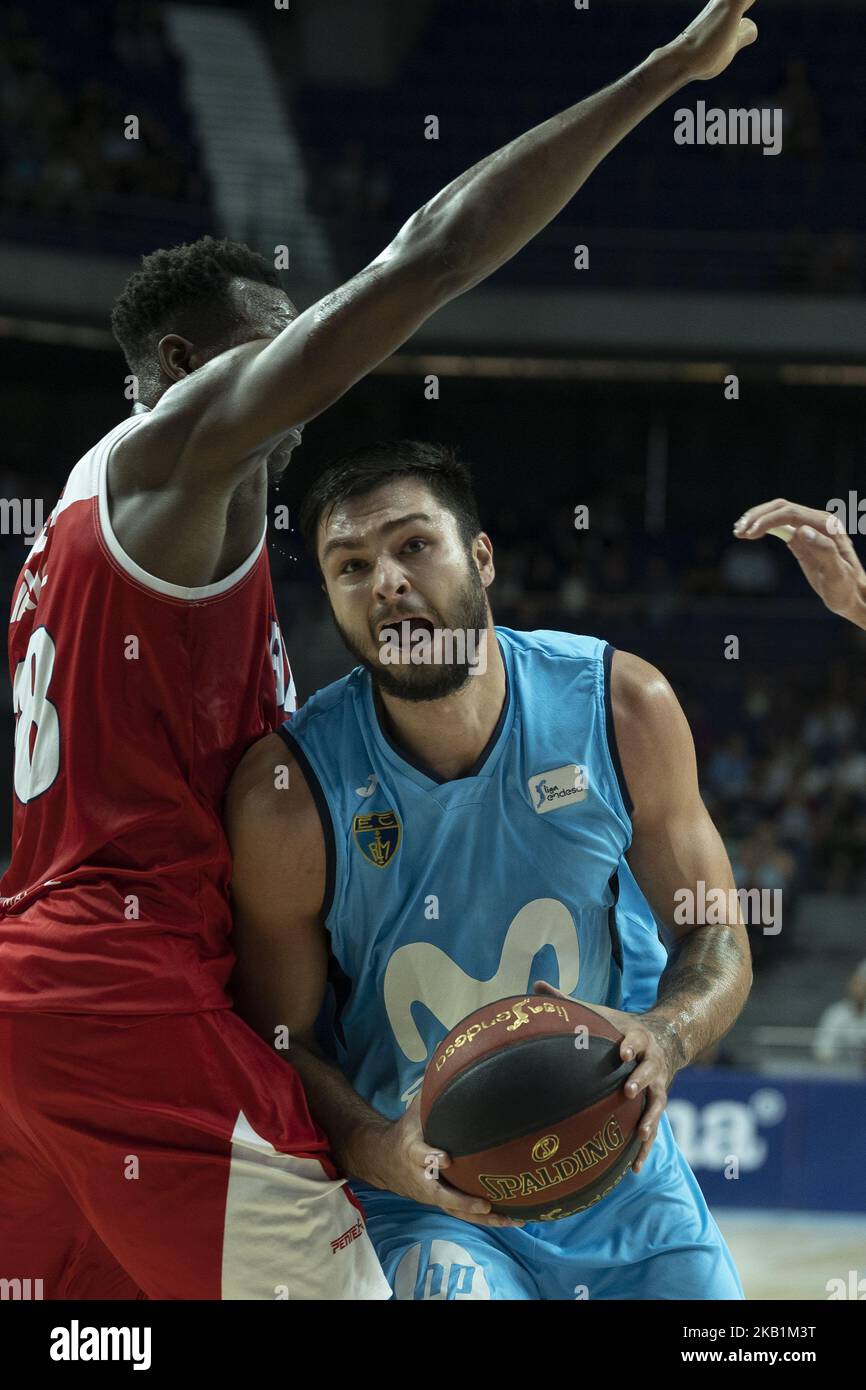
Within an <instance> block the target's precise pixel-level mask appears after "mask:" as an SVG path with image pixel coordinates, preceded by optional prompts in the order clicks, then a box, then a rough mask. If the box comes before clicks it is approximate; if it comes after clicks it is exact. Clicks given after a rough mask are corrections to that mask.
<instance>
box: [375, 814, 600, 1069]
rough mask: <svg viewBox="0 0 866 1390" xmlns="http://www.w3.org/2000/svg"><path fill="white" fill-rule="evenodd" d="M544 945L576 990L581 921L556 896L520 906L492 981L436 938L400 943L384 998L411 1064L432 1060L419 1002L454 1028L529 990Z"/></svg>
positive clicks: (568, 990)
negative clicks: (416, 1013)
mask: <svg viewBox="0 0 866 1390" xmlns="http://www.w3.org/2000/svg"><path fill="white" fill-rule="evenodd" d="M356 819H357V817H356ZM483 917H484V915H483V913H482V914H480V922H479V925H483V928H484V930H486V931H491V930H493V923H492V922H484V920H483ZM544 946H551V947H552V948H553V950H554V952H555V954H556V963H557V968H558V970H559V988H560V989H561V990H562V991H563V993H564V994H573V992H574V990H575V989H576V988H577V981H578V978H579V976H580V942H579V940H578V935H577V925H576V923H575V921H574V918H573V917H572V915H571V913H570V912H569V910H568V908H567V907H566V906H565V903H561V902H559V901H558V900H557V899H556V898H534V899H533V900H532V901H531V902H528V903H526V905H525V906H524V907H522V908H521V909H520V911H519V912H518V913H517V915H516V917H514V918H513V919H512V921H511V922H510V924H509V926H508V930H507V931H506V933H505V935H504V938H503V940H502V949H501V953H500V956H499V965H498V968H497V970H496V973H495V975H491V976H490V978H489V979H486V980H485V979H478V978H477V977H476V976H474V975H471V974H469V972H468V971H466V970H464V969H463V968H462V966H460V965H458V963H457V961H455V960H452V958H451V957H450V956H449V955H448V954H447V953H446V952H445V951H443V950H441V948H440V947H439V946H434V944H433V943H432V942H431V941H412V942H409V943H407V945H405V946H399V947H398V948H397V950H396V951H395V952H394V953H393V955H392V956H391V958H390V960H389V961H388V966H387V969H386V971H385V982H384V998H385V1009H386V1012H387V1014H388V1022H389V1023H390V1025H391V1030H392V1032H393V1034H394V1037H395V1039H396V1041H397V1043H398V1045H399V1047H400V1050H401V1051H402V1052H403V1055H404V1056H405V1057H407V1058H408V1059H409V1061H411V1062H423V1061H425V1060H426V1058H427V1045H426V1043H425V1041H424V1038H423V1037H422V1035H421V1032H420V1030H419V1028H418V1024H417V1022H416V1021H415V1018H414V1017H413V1012H412V1011H413V1008H414V1006H415V1004H423V1006H424V1008H425V1009H427V1010H428V1012H429V1013H431V1014H432V1015H433V1017H434V1018H435V1019H437V1020H438V1022H439V1024H440V1026H441V1027H442V1029H443V1030H444V1032H448V1031H449V1030H450V1029H451V1028H453V1027H454V1025H455V1023H459V1022H460V1020H461V1019H462V1018H465V1017H466V1015H467V1014H471V1013H473V1012H474V1011H475V1009H480V1008H482V1007H484V1005H486V1004H492V1003H494V1002H495V1001H496V1000H498V999H504V998H505V997H506V996H507V995H511V994H523V993H525V992H526V991H527V990H528V989H529V987H530V983H531V979H532V977H531V975H530V969H531V966H532V962H533V960H534V959H535V957H536V955H537V954H538V952H539V951H540V950H541V949H542V947H544ZM419 1084H420V1083H419Z"/></svg>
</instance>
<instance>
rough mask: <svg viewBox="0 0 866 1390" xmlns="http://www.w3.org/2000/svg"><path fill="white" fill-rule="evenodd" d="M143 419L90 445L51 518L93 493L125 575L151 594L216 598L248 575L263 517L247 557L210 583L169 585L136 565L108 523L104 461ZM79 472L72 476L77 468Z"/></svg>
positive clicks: (131, 420)
mask: <svg viewBox="0 0 866 1390" xmlns="http://www.w3.org/2000/svg"><path fill="white" fill-rule="evenodd" d="M143 418H144V416H143V415H131V416H130V417H129V418H128V419H127V420H121V422H120V424H119V425H116V426H115V428H114V429H113V430H109V432H108V434H107V435H105V437H104V438H103V439H101V440H100V441H99V443H98V444H96V445H94V447H93V449H91V450H90V452H89V453H88V454H85V456H84V458H83V459H82V460H81V462H80V463H78V464H77V465H76V467H75V468H74V469H73V470H72V472H71V473H70V475H69V482H68V483H67V485H66V489H65V491H64V494H63V497H62V498H61V501H60V502H59V503H58V505H57V507H56V508H55V515H54V518H53V519H54V520H56V519H57V516H58V515H59V514H60V512H61V511H62V510H63V509H64V508H65V507H67V506H69V504H70V503H71V502H77V501H81V500H82V499H83V498H86V497H93V496H97V497H98V501H99V529H100V531H101V532H102V539H103V540H104V541H105V544H106V546H107V547H108V550H109V553H110V554H111V556H112V558H113V559H114V560H115V561H116V563H117V564H118V565H119V566H120V568H121V569H122V570H123V572H124V573H125V574H128V575H129V577H130V578H131V579H134V580H136V582H137V583H139V584H142V585H144V587H145V588H146V589H151V590H152V591H153V592H154V593H157V594H165V595H166V597H168V598H179V599H185V600H187V601H188V602H190V603H195V602H198V601H199V600H200V599H206V598H216V597H217V596H218V595H221V594H227V593H228V592H229V590H230V589H233V588H234V587H235V585H236V584H239V583H240V581H241V580H242V579H244V578H245V577H246V575H248V574H249V572H250V570H251V569H252V568H253V565H254V564H255V563H256V561H257V560H258V558H259V556H260V555H261V553H262V547H263V545H264V543H265V537H266V535H267V530H268V523H267V517H266V518H265V524H264V527H263V528H262V534H261V538H260V540H259V542H258V545H256V547H255V549H254V550H253V551H252V552H251V553H250V554H249V555H248V556H247V558H246V559H245V560H244V561H243V562H242V564H240V565H239V566H238V567H237V569H235V570H232V572H231V574H227V575H226V577H225V579H218V580H217V581H216V582H215V583H214V584H199V585H196V586H193V587H187V586H186V585H183V584H172V583H170V582H169V580H167V579H160V578H159V576H158V575H155V574H150V573H149V572H148V571H147V570H145V569H142V567H141V565H138V564H136V562H135V560H133V558H132V556H131V555H127V553H126V551H125V550H124V548H123V546H122V545H121V544H120V541H119V540H118V539H117V536H116V535H115V534H114V529H113V527H112V525H111V516H110V514H109V508H108V460H109V457H110V455H111V450H112V449H113V447H114V445H115V444H116V443H117V441H118V440H119V439H122V438H123V436H124V435H125V434H126V433H128V431H129V429H130V428H132V427H133V426H135V425H138V424H139V423H140V422H141V420H142V419H143ZM79 469H81V473H80V475H79V476H78V477H77V478H76V474H77V473H78V470H79Z"/></svg>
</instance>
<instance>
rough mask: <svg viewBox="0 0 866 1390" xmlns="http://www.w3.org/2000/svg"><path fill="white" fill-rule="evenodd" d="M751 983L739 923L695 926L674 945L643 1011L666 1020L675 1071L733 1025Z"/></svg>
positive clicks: (745, 946) (715, 1041) (657, 1019)
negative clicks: (650, 1001)
mask: <svg viewBox="0 0 866 1390" xmlns="http://www.w3.org/2000/svg"><path fill="white" fill-rule="evenodd" d="M751 985H752V966H751V959H750V953H749V944H748V939H747V937H746V933H745V930H744V929H743V927H741V926H702V927H696V928H695V930H694V931H692V932H690V933H689V935H688V936H686V937H683V938H682V939H681V940H680V941H679V942H678V943H677V946H676V948H675V949H674V951H673V953H672V955H671V957H670V960H669V961H668V964H667V967H666V968H665V971H664V973H663V975H662V977H661V980H660V981H659V993H658V1000H657V1003H656V1004H655V1005H654V1007H653V1008H652V1009H651V1010H650V1011H649V1012H650V1014H651V1015H652V1017H653V1019H654V1020H656V1021H658V1022H660V1023H664V1024H665V1025H666V1029H665V1031H666V1033H667V1036H668V1039H669V1044H670V1048H671V1054H672V1059H673V1061H674V1063H675V1065H676V1067H677V1069H678V1070H679V1068H681V1067H686V1066H688V1065H689V1063H690V1062H692V1061H693V1060H694V1058H695V1057H697V1056H699V1055H700V1053H701V1052H703V1051H704V1050H705V1049H706V1048H708V1047H712V1045H713V1044H714V1043H717V1042H718V1041H719V1039H720V1038H723V1037H724V1036H725V1034H726V1033H727V1032H728V1031H729V1030H730V1029H731V1028H732V1027H733V1025H734V1023H735V1022H736V1020H737V1018H738V1017H739V1014H740V1012H741V1011H742V1008H743V1005H744V1004H745V1002H746V999H747V998H748V995H749V990H750V989H751Z"/></svg>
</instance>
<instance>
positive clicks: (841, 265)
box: [815, 230, 863, 294]
mask: <svg viewBox="0 0 866 1390" xmlns="http://www.w3.org/2000/svg"><path fill="white" fill-rule="evenodd" d="M815 288H816V289H817V290H819V291H820V292H821V293H822V294H860V293H861V292H862V290H863V250H862V240H861V238H860V237H858V236H856V235H855V233H854V232H852V231H849V230H840V231H838V232H833V233H832V234H831V235H830V236H828V237H824V238H823V240H822V241H821V244H820V250H819V255H818V261H817V266H816V270H815Z"/></svg>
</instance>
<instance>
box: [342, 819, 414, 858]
mask: <svg viewBox="0 0 866 1390" xmlns="http://www.w3.org/2000/svg"><path fill="white" fill-rule="evenodd" d="M402 833H403V831H402V827H401V825H400V822H399V820H398V819H397V813H396V811H372V812H371V813H370V814H369V815H366V816H355V818H354V820H353V821H352V834H353V835H354V837H355V844H356V845H357V846H358V849H359V850H360V851H361V853H362V854H363V856H364V858H365V859H369V861H370V863H371V864H375V865H376V868H377V869H387V867H388V865H389V864H390V863H391V860H392V859H393V858H394V856H395V854H396V853H397V850H398V849H399V848H400V838H401V836H402Z"/></svg>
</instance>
